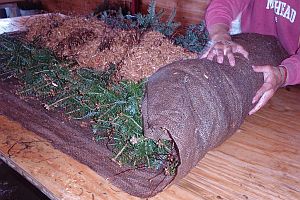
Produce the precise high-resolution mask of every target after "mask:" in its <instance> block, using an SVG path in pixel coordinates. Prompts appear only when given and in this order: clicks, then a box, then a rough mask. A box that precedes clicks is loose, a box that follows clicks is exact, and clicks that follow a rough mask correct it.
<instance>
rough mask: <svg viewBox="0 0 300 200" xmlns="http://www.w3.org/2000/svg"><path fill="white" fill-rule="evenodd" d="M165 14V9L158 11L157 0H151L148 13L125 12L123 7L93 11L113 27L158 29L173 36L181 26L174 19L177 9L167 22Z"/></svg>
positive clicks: (143, 29) (141, 30)
mask: <svg viewBox="0 0 300 200" xmlns="http://www.w3.org/2000/svg"><path fill="white" fill-rule="evenodd" d="M163 14H164V11H163V10H160V11H158V12H156V1H155V0H152V1H151V2H150V4H149V7H148V13H147V14H146V15H145V14H142V13H138V14H136V15H135V16H133V15H130V13H129V12H127V14H124V11H123V10H122V7H119V9H118V10H113V9H109V10H103V11H101V10H99V9H97V10H96V11H95V12H94V13H93V15H94V16H97V17H98V18H99V19H101V20H103V21H104V22H106V23H107V24H109V25H111V26H113V27H117V28H122V29H125V30H128V29H137V30H139V31H140V32H143V31H145V30H153V31H158V32H160V33H162V34H163V35H165V36H172V35H173V33H174V32H175V31H176V29H177V28H178V27H179V26H180V23H177V22H175V21H174V18H175V16H176V10H175V9H174V10H173V11H172V13H171V15H170V16H169V18H168V20H167V21H166V22H164V21H163V20H162V17H163Z"/></svg>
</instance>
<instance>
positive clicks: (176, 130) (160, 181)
mask: <svg viewBox="0 0 300 200" xmlns="http://www.w3.org/2000/svg"><path fill="white" fill-rule="evenodd" d="M234 40H235V41H236V42H238V43H240V44H242V46H244V47H245V48H246V49H247V50H248V51H249V53H250V59H249V61H247V60H245V59H244V58H242V57H240V56H237V65H236V66H235V67H230V66H228V65H226V64H224V65H220V64H217V63H215V62H210V61H207V60H205V59H204V60H189V61H182V62H176V63H173V64H170V65H167V66H165V67H164V68H162V69H161V70H159V71H157V73H155V74H153V75H152V76H151V77H150V78H149V81H148V83H147V88H146V93H145V99H144V101H143V107H142V109H143V110H142V112H143V117H144V125H145V134H146V135H147V136H148V137H152V138H155V139H157V138H169V137H172V138H173V139H174V141H175V142H176V144H177V147H178V155H179V156H180V159H181V160H180V162H181V165H180V166H179V169H178V172H177V175H176V176H175V177H172V176H164V174H163V173H160V172H156V171H153V170H150V169H149V170H148V169H131V168H130V167H127V166H119V165H118V164H117V163H116V162H113V161H112V160H111V157H112V155H111V152H109V150H108V149H107V148H106V146H105V145H101V144H98V143H95V142H94V141H92V140H91V135H90V134H88V133H89V131H90V129H89V127H81V126H79V125H76V126H75V125H74V124H73V123H69V121H68V120H64V118H62V117H61V113H57V112H53V113H52V112H49V111H48V112H45V109H44V108H43V107H41V106H40V107H38V106H37V105H40V102H35V103H34V101H33V100H30V102H25V101H23V100H21V99H19V98H17V97H16V96H15V95H14V94H11V93H10V92H9V91H10V89H9V87H8V86H12V84H10V83H8V84H5V83H2V82H1V83H0V114H1V115H5V116H8V117H9V118H10V119H13V120H15V121H19V122H20V123H21V124H22V125H23V126H24V127H25V128H27V129H28V130H31V131H34V132H35V133H37V134H38V135H40V136H41V137H43V138H44V139H45V140H48V141H51V144H52V145H53V146H54V147H55V148H57V149H59V150H60V151H62V152H64V153H66V154H68V155H70V156H72V157H73V158H75V159H77V160H79V161H80V162H81V163H83V164H85V165H87V166H89V167H90V168H91V169H93V170H94V171H95V172H96V173H98V174H99V175H101V176H103V177H104V178H107V180H108V181H109V182H111V183H112V184H113V185H115V186H117V187H119V188H120V189H122V190H123V191H126V192H127V193H129V194H131V195H134V196H139V197H144V198H146V197H151V196H154V195H156V194H157V193H158V192H161V191H162V190H163V189H164V188H165V187H166V186H168V185H170V184H172V183H173V182H174V179H175V180H180V179H181V178H182V177H184V176H185V175H186V174H187V173H188V172H189V171H190V170H191V168H192V167H193V166H194V165H196V164H197V162H198V161H199V160H200V159H201V158H202V157H203V156H204V155H205V153H206V152H207V151H209V150H210V149H212V148H214V147H215V146H217V145H218V144H221V143H222V142H223V141H224V140H225V139H226V138H228V137H230V135H232V134H233V133H234V132H235V130H236V129H237V128H238V127H239V126H240V124H241V123H242V121H243V119H244V118H245V117H246V116H247V113H248V111H249V110H250V109H251V108H252V104H251V100H252V97H253V95H254V93H255V92H256V90H257V89H258V88H259V87H260V85H261V84H262V82H263V80H262V79H263V78H262V75H261V74H258V73H254V72H253V71H252V69H251V65H252V64H257V65H264V64H273V65H278V64H279V63H280V62H281V61H282V60H283V59H284V58H286V57H287V53H286V52H285V51H284V50H283V48H282V47H281V46H280V44H279V43H278V42H277V40H276V39H275V38H273V37H270V36H261V35H257V34H242V35H238V36H235V37H234ZM160 127H164V128H167V129H168V130H169V134H170V135H168V133H165V132H164V131H162V130H161V128H160ZM91 134H92V133H91ZM158 174H159V175H158ZM99 187H101V186H99ZM99 189H101V188H99Z"/></svg>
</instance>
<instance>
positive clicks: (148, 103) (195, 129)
mask: <svg viewBox="0 0 300 200" xmlns="http://www.w3.org/2000/svg"><path fill="white" fill-rule="evenodd" d="M233 41H235V42H236V43H238V44H241V45H242V46H243V47H244V48H245V49H246V50H247V51H248V52H249V60H247V59H245V58H244V57H243V56H242V55H236V66H234V67H231V66H229V64H228V61H226V62H225V63H224V64H218V63H216V62H211V61H209V60H207V59H201V60H200V59H194V60H185V61H180V62H174V63H172V64H169V65H167V66H165V67H163V68H161V69H159V70H158V71H157V72H156V73H155V74H153V75H152V76H151V77H150V78H149V80H148V82H147V85H146V92H145V98H144V101H143V105H142V113H143V120H144V131H145V135H146V137H149V138H152V139H155V140H159V139H172V140H174V141H175V143H176V146H177V150H178V156H179V159H180V165H179V167H178V169H177V174H176V176H175V180H180V179H181V178H183V177H184V176H186V175H187V174H188V172H189V171H190V170H191V169H192V168H193V167H194V166H195V165H196V164H197V163H198V162H199V160H201V158H203V157H204V155H205V154H206V153H207V152H208V151H209V150H211V149H213V148H215V147H217V146H218V145H220V144H222V143H223V142H224V141H225V140H226V139H228V138H229V137H230V136H231V135H232V134H233V133H234V132H235V131H236V130H237V129H238V128H239V127H240V126H241V124H242V123H243V121H244V119H245V117H246V116H247V115H248V113H249V111H250V110H251V109H252V108H253V106H254V105H253V104H252V103H251V101H252V98H253V97H254V95H255V93H256V91H257V90H258V89H259V88H260V87H261V86H262V84H263V74H262V73H256V72H254V71H253V69H252V65H267V64H269V65H274V66H278V65H279V64H280V63H281V61H282V60H283V59H285V58H287V56H288V54H287V52H286V51H285V50H284V48H283V47H282V46H281V45H280V43H279V42H278V41H277V40H276V38H275V37H273V36H263V35H259V34H240V35H236V36H233Z"/></svg>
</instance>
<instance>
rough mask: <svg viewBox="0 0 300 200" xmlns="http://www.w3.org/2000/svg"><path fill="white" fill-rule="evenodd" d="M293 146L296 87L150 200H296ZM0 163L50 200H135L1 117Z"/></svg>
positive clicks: (299, 104) (297, 140)
mask: <svg viewBox="0 0 300 200" xmlns="http://www.w3.org/2000/svg"><path fill="white" fill-rule="evenodd" d="M22 19H24V18H22ZM2 22H3V21H0V27H1V28H2V29H1V30H3V27H4V26H2V25H3V23H2ZM15 22H16V21H15ZM10 23H11V22H10ZM7 27H8V26H7ZM19 28H20V27H19ZM4 30H5V31H8V30H7V29H5V28H4ZM299 144H300V87H299V86H294V87H290V89H289V90H286V89H280V90H279V91H278V92H277V93H276V95H275V96H274V97H273V98H272V99H271V100H270V102H269V103H268V104H267V106H265V107H264V108H263V109H262V110H261V111H259V112H258V113H256V114H255V115H253V116H249V117H247V118H246V121H245V123H244V124H243V125H242V127H241V128H240V129H239V130H238V131H237V132H236V133H235V134H234V135H233V136H232V137H231V138H230V139H228V140H227V141H226V142H225V143H223V144H222V145H221V146H219V147H218V148H216V149H214V150H212V151H210V152H209V153H208V154H207V155H206V156H205V158H204V159H202V160H201V161H200V162H199V164H198V165H197V167H195V168H194V169H193V170H192V171H191V172H190V173H189V174H188V176H186V177H185V178H184V179H182V180H181V181H180V182H179V183H177V184H175V185H172V186H171V187H169V188H167V189H166V190H165V191H163V192H162V193H160V194H158V195H157V196H155V197H154V198H151V200H182V199H185V200H198V199H199V200H201V199H205V200H210V199H216V200H220V199H221V200H222V199H233V200H237V199H241V200H247V199H253V200H257V199H262V200H268V199H272V200H274V199H275V200H277V199H281V200H298V199H300V146H299ZM0 157H1V159H2V160H3V161H4V162H6V163H8V164H9V165H10V166H12V167H13V168H14V169H15V170H17V171H18V172H19V173H20V174H22V175H23V176H24V177H26V178H27V179H28V180H29V181H30V182H32V183H33V184H35V185H36V186H37V187H38V188H39V189H40V190H41V191H43V192H44V193H45V194H46V195H47V196H49V197H50V198H51V199H66V200H77V199H80V200H81V199H82V200H86V199H91V200H93V199H97V200H98V199H99V200H102V199H108V200H115V199H120V200H121V199H122V200H124V199H129V200H130V199H138V198H135V197H132V196H129V195H128V194H126V193H124V192H122V191H121V190H119V189H118V188H116V187H114V186H112V185H111V184H110V183H109V182H108V181H107V180H105V179H103V178H102V177H100V176H99V175H97V174H96V173H95V172H94V171H92V170H91V169H90V168H88V167H87V166H85V165H83V164H81V163H79V162H78V161H76V160H74V159H73V158H71V157H69V156H68V155H66V154H64V153H62V152H60V151H58V150H56V149H54V148H53V146H52V145H51V143H49V142H48V141H45V140H44V139H43V138H41V137H39V136H38V135H37V134H35V133H34V132H30V131H28V130H26V129H25V128H24V127H22V126H21V125H20V124H19V123H17V122H15V121H11V120H10V119H8V118H7V117H5V116H0Z"/></svg>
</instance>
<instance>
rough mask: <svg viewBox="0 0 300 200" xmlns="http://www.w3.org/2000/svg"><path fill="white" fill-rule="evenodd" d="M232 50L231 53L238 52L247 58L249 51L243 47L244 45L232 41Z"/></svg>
mask: <svg viewBox="0 0 300 200" xmlns="http://www.w3.org/2000/svg"><path fill="white" fill-rule="evenodd" d="M232 52H233V53H240V54H242V55H243V56H244V57H245V58H247V59H249V53H248V52H247V51H246V50H245V49H244V47H242V46H241V45H239V44H236V43H234V45H232Z"/></svg>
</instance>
